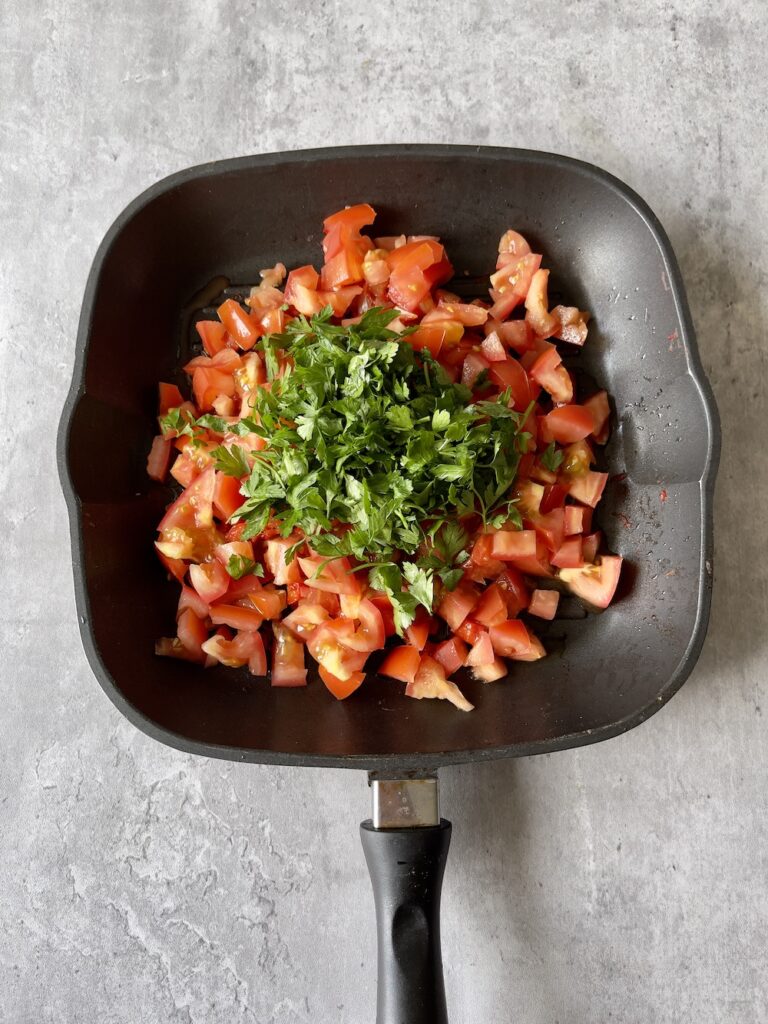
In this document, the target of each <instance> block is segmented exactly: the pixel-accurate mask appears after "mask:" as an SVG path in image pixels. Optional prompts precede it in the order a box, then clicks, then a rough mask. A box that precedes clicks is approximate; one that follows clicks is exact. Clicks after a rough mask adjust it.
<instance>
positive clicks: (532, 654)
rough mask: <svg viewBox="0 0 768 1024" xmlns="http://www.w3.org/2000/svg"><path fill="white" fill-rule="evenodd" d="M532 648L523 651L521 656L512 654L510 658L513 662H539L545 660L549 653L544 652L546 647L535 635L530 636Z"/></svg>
mask: <svg viewBox="0 0 768 1024" xmlns="http://www.w3.org/2000/svg"><path fill="white" fill-rule="evenodd" d="M530 637H531V646H530V647H529V648H528V650H527V651H521V652H520V654H510V655H509V657H510V658H511V659H512V660H513V661H538V660H539V658H545V657H546V655H547V652H546V651H545V650H544V645H543V644H542V642H541V640H539V638H538V637H537V636H535V635H534V634H533V633H531V634H530Z"/></svg>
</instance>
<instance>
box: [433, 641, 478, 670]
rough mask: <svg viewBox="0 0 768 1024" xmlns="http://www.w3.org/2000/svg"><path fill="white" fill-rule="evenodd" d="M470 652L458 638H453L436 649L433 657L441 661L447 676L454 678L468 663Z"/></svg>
mask: <svg viewBox="0 0 768 1024" xmlns="http://www.w3.org/2000/svg"><path fill="white" fill-rule="evenodd" d="M468 654H469V650H468V648H467V645H466V644H465V643H464V641H463V640H462V639H461V638H460V637H458V636H452V637H451V638H450V640H444V641H443V643H441V644H438V645H437V647H436V648H435V651H434V654H433V657H434V659H435V661H439V662H440V664H441V665H442V666H443V668H444V669H445V674H446V675H447V676H452V675H453V673H454V672H458V670H459V669H460V668H461V667H462V666H463V665H464V664H465V663H466V660H467V655H468Z"/></svg>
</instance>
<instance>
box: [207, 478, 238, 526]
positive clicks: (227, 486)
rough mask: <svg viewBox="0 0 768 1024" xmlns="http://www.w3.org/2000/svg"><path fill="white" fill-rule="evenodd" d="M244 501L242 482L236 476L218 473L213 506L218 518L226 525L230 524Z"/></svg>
mask: <svg viewBox="0 0 768 1024" xmlns="http://www.w3.org/2000/svg"><path fill="white" fill-rule="evenodd" d="M244 501H245V495H244V494H241V493H240V481H239V480H238V479H237V478H236V477H234V476H227V474H226V473H221V472H217V473H216V480H215V483H214V487H213V505H214V508H215V510H216V513H217V514H218V516H219V517H220V518H221V519H223V520H224V522H225V523H227V522H229V520H230V519H231V518H232V516H233V515H234V514H235V512H237V510H238V509H239V508H240V506H241V505H242V504H243V502H244Z"/></svg>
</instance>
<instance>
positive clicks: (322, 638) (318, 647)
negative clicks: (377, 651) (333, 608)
mask: <svg viewBox="0 0 768 1024" xmlns="http://www.w3.org/2000/svg"><path fill="white" fill-rule="evenodd" d="M354 631H355V627H354V623H353V622H351V621H350V620H349V619H336V620H335V621H329V622H325V623H323V625H322V626H318V628H317V629H316V630H315V632H314V633H313V634H312V635H311V636H310V637H308V638H307V648H308V649H309V652H310V654H311V655H312V657H313V658H314V659H315V661H317V662H318V663H319V664H321V665H324V666H325V668H327V669H328V671H329V672H331V673H332V674H333V675H335V676H338V678H339V679H344V680H346V679H349V677H350V676H351V675H352V673H353V672H361V671H362V669H363V667H364V665H365V662H366V659H367V658H368V652H367V651H353V650H351V649H350V648H349V647H347V646H346V644H345V643H344V642H343V641H344V638H345V637H346V639H349V637H351V636H352V635H353V634H354Z"/></svg>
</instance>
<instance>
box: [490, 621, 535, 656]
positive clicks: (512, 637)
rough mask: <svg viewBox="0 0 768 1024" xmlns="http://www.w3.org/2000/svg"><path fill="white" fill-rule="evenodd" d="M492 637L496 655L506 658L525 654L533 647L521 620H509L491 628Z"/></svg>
mask: <svg viewBox="0 0 768 1024" xmlns="http://www.w3.org/2000/svg"><path fill="white" fill-rule="evenodd" d="M490 637H491V643H492V644H493V649H494V650H495V651H496V653H497V654H500V655H501V656H502V657H506V658H512V657H514V656H515V655H517V654H525V653H526V652H527V651H528V650H530V647H531V637H530V635H529V633H528V630H527V629H526V628H525V625H524V624H523V623H522V622H521V621H520V619H508V620H507V621H506V622H500V623H498V624H497V625H495V626H491V628H490Z"/></svg>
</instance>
